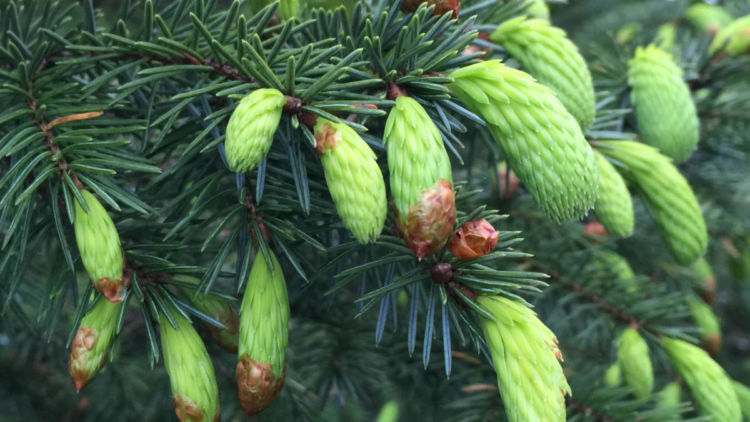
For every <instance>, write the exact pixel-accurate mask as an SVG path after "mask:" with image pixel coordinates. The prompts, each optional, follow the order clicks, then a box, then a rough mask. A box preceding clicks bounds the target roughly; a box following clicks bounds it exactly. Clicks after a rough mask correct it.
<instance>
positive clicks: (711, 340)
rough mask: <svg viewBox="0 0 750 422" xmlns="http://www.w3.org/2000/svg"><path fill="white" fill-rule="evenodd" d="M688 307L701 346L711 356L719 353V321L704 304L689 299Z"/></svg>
mask: <svg viewBox="0 0 750 422" xmlns="http://www.w3.org/2000/svg"><path fill="white" fill-rule="evenodd" d="M687 303H688V307H689V308H690V313H691V314H692V315H693V321H695V325H696V326H697V327H698V329H700V331H701V333H700V335H701V343H702V344H701V346H703V348H704V349H706V350H707V351H708V353H710V354H711V355H713V356H716V355H717V354H718V353H719V349H720V348H721V328H720V327H719V319H718V318H717V317H716V315H715V314H714V311H713V310H711V307H710V306H709V305H707V304H706V303H705V302H703V301H701V300H698V299H696V298H692V297H691V298H689V299H688V301H687Z"/></svg>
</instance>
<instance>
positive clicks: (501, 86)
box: [450, 60, 599, 221]
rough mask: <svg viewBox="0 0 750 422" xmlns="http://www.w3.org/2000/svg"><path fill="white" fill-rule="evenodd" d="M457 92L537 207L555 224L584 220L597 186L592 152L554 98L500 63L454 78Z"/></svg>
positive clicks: (479, 66) (474, 66) (467, 69)
mask: <svg viewBox="0 0 750 422" xmlns="http://www.w3.org/2000/svg"><path fill="white" fill-rule="evenodd" d="M451 77H452V78H453V80H454V82H453V83H452V84H451V85H450V89H451V90H452V91H453V93H454V94H455V95H456V96H457V97H458V98H459V99H460V100H461V101H462V102H463V103H464V104H465V105H466V106H467V107H468V108H469V109H470V110H471V111H473V112H474V113H476V114H478V115H479V116H481V117H482V118H483V119H484V120H485V121H486V122H487V125H488V127H489V129H490V133H491V134H492V136H493V137H494V138H495V140H496V141H497V143H498V145H499V146H500V149H502V150H503V152H504V153H505V155H506V157H507V159H508V163H509V164H510V166H511V167H512V168H513V171H514V172H515V173H516V174H517V175H518V178H519V179H520V180H521V181H522V182H523V183H524V186H525V187H526V189H527V190H528V191H529V192H530V193H531V195H532V196H533V197H534V199H535V200H536V201H537V203H538V204H539V206H540V207H541V208H542V209H543V210H544V211H545V213H547V215H549V216H550V217H551V218H552V219H554V220H557V221H563V220H574V219H578V218H580V217H582V216H583V215H584V214H585V213H586V212H587V211H588V210H589V209H590V208H591V207H592V206H593V205H594V201H595V199H596V192H597V187H598V184H599V172H598V169H597V166H596V159H595V157H594V153H593V151H592V149H591V147H590V146H589V144H588V142H586V139H585V138H584V137H583V132H582V131H581V127H580V126H579V125H578V122H576V120H575V118H573V116H571V115H570V113H568V112H567V111H566V110H565V107H563V105H562V104H561V103H560V100H558V99H557V97H556V96H555V94H554V93H553V92H552V91H551V90H550V89H549V88H547V87H545V86H543V85H541V84H538V83H537V82H535V81H534V79H533V78H532V77H531V76H529V75H528V74H527V73H524V72H521V71H519V70H516V69H512V68H509V67H507V66H505V65H503V64H502V63H500V62H499V61H498V60H488V61H485V62H481V63H476V64H472V65H469V66H466V67H463V68H461V69H458V70H456V71H454V72H453V73H452V74H451Z"/></svg>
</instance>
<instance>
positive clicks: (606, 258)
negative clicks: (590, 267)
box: [594, 251, 635, 280]
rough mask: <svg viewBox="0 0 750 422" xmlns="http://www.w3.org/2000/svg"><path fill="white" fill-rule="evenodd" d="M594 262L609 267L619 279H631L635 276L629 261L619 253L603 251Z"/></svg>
mask: <svg viewBox="0 0 750 422" xmlns="http://www.w3.org/2000/svg"><path fill="white" fill-rule="evenodd" d="M594 262H595V263H596V264H597V265H600V266H601V267H604V268H608V269H609V270H610V271H611V272H612V274H614V275H615V276H616V277H617V279H618V280H629V279H631V278H633V277H635V274H634V273H633V269H632V268H631V267H630V264H629V263H628V261H627V260H626V259H625V258H624V257H623V256H622V255H620V254H618V253H615V252H609V251H602V253H601V254H599V255H598V256H597V257H596V259H595V261H594Z"/></svg>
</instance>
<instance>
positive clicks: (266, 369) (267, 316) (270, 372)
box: [237, 249, 289, 416]
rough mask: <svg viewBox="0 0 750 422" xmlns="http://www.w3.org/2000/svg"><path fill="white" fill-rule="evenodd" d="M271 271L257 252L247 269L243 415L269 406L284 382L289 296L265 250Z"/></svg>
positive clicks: (240, 372) (241, 353) (240, 375)
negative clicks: (251, 265)
mask: <svg viewBox="0 0 750 422" xmlns="http://www.w3.org/2000/svg"><path fill="white" fill-rule="evenodd" d="M268 254H269V255H270V260H271V265H272V266H273V270H272V269H271V266H270V265H269V263H268V262H266V259H265V257H264V255H263V254H262V253H260V252H259V253H258V254H257V255H256V257H255V262H254V263H253V268H252V270H250V276H249V277H248V280H247V287H246V289H245V294H244V296H243V298H242V305H241V310H240V343H239V348H238V357H239V361H238V362H237V388H238V393H239V401H240V406H241V407H242V411H243V412H244V413H245V415H247V416H252V415H255V414H257V413H259V412H261V411H263V410H264V409H265V408H267V407H268V406H270V405H271V403H273V401H274V400H276V395H277V394H278V393H279V391H281V387H282V386H283V385H284V378H285V375H286V364H285V360H286V345H287V341H288V338H289V298H288V297H287V291H286V281H285V280H284V273H283V272H282V270H281V265H280V264H279V261H278V260H277V259H276V256H275V255H274V254H273V252H271V250H270V249H269V250H268Z"/></svg>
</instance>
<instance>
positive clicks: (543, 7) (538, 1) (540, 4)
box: [526, 0, 549, 20]
mask: <svg viewBox="0 0 750 422" xmlns="http://www.w3.org/2000/svg"><path fill="white" fill-rule="evenodd" d="M526 13H528V15H529V16H531V17H533V18H539V19H547V20H549V6H547V2H546V1H544V0H532V2H531V5H530V6H529V7H528V8H526Z"/></svg>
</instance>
